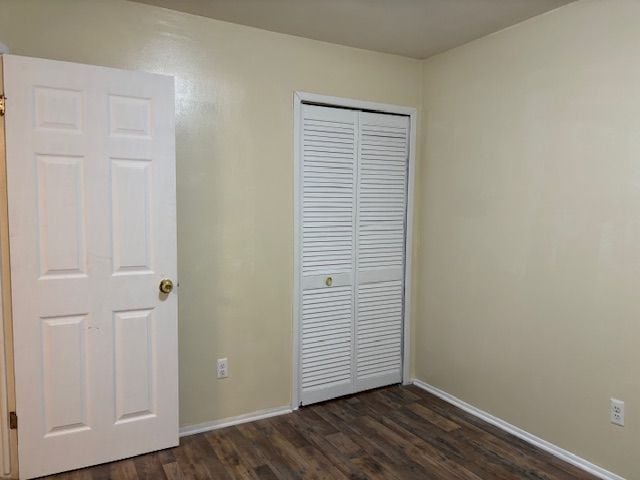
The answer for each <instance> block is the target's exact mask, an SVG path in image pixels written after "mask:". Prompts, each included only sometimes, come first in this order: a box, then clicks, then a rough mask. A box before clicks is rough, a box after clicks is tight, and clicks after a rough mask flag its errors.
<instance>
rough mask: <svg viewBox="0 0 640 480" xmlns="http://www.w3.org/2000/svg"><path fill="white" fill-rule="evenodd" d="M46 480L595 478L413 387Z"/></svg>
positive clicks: (376, 393)
mask: <svg viewBox="0 0 640 480" xmlns="http://www.w3.org/2000/svg"><path fill="white" fill-rule="evenodd" d="M47 478H49V479H57V480H72V479H73V480H103V479H104V480H106V479H114V480H116V479H117V480H121V479H122V480H136V479H140V480H142V479H165V478H166V479H169V480H171V479H215V480H218V479H220V480H225V479H236V478H238V479H332V480H333V479H338V480H339V479H380V478H384V479H397V480H411V479H446V480H458V479H460V480H479V479H483V480H485V479H500V480H514V479H527V480H543V479H560V480H571V479H595V477H593V476H591V475H588V474H587V473H585V472H583V471H581V470H578V469H577V468H575V467H573V466H571V465H569V464H566V463H564V462H562V461H561V460H559V459H557V458H555V457H553V456H552V455H549V454H547V453H545V452H543V451H541V450H538V449H536V448H533V447H532V446H531V445H529V444H527V443H525V442H523V441H521V440H519V439H517V438H515V437H512V436H510V435H509V434H507V433H505V432H503V431H502V430H499V429H497V428H495V427H493V426H491V425H489V424H487V423H484V422H482V421H480V420H478V419H477V418H475V417H473V416H471V415H469V414H467V413H465V412H464V411H462V410H459V409H457V408H455V407H453V406H451V405H449V404H447V403H445V402H443V401H442V400H440V399H438V398H436V397H434V396H433V395H430V394H429V393H426V392H424V391H422V390H420V389H418V388H417V387H413V386H409V387H399V386H394V387H388V388H384V389H380V390H374V391H370V392H365V393H361V394H358V395H354V396H352V397H347V398H342V399H339V400H335V401H331V402H326V403H322V404H318V405H313V406H310V407H305V408H301V409H300V410H298V411H297V412H294V413H292V414H290V415H282V416H279V417H274V418H270V419H266V420H259V421H256V422H252V423H246V424H243V425H238V426H235V427H228V428H224V429H221V430H215V431H212V432H208V433H203V434H199V435H193V436H189V437H184V438H182V439H181V442H180V446H179V447H177V448H174V449H171V450H164V451H161V452H156V453H151V454H148V455H142V456H139V457H135V458H132V459H129V460H124V461H120V462H115V463H111V464H106V465H100V466H97V467H93V468H88V469H84V470H77V471H75V472H70V473H66V474H60V475H56V476H53V477H47Z"/></svg>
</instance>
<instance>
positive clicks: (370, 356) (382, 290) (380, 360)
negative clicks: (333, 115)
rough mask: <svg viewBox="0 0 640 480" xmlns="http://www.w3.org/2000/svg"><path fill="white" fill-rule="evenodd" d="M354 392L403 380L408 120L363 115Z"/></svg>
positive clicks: (373, 114) (360, 130)
mask: <svg viewBox="0 0 640 480" xmlns="http://www.w3.org/2000/svg"><path fill="white" fill-rule="evenodd" d="M358 143H359V159H358V191H357V205H358V207H357V226H356V230H357V242H356V251H357V255H356V257H357V265H356V300H355V306H356V312H355V319H356V322H355V323H356V325H355V341H354V344H355V365H356V366H355V376H354V388H355V391H361V390H366V389H369V388H376V387H381V386H383V385H390V384H393V383H399V382H401V381H402V339H403V323H404V322H403V317H404V309H403V305H404V272H405V232H406V228H405V223H406V212H407V171H408V168H407V167H408V164H407V162H408V156H409V151H408V146H409V118H408V117H406V116H399V115H384V114H378V113H368V112H360V116H359V140H358Z"/></svg>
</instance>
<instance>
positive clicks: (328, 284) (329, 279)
mask: <svg viewBox="0 0 640 480" xmlns="http://www.w3.org/2000/svg"><path fill="white" fill-rule="evenodd" d="M324 284H325V285H326V286H327V287H330V286H331V285H333V278H331V277H327V279H326V280H325V281H324Z"/></svg>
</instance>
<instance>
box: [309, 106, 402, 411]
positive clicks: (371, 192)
mask: <svg viewBox="0 0 640 480" xmlns="http://www.w3.org/2000/svg"><path fill="white" fill-rule="evenodd" d="M301 135H302V137H301V147H302V156H301V157H302V205H301V215H302V219H301V225H302V232H301V234H302V261H301V266H302V278H301V285H302V298H301V299H300V319H301V326H300V359H299V362H300V385H301V386H300V394H301V395H300V401H301V403H302V404H310V403H314V402H319V401H323V400H328V399H330V398H334V397H337V396H340V395H346V394H349V393H354V392H357V391H361V390H366V389H369V388H375V387H380V386H383V385H389V384H392V383H398V382H400V381H402V343H403V342H402V339H403V323H404V322H403V303H404V271H405V266H404V262H405V251H404V250H405V220H406V211H407V209H406V198H407V187H406V185H407V161H408V143H409V118H408V117H403V116H396V115H384V114H376V113H368V112H361V111H357V110H348V109H340V108H330V107H320V106H313V105H303V106H302V125H301Z"/></svg>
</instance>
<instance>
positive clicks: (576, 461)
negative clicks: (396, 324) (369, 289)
mask: <svg viewBox="0 0 640 480" xmlns="http://www.w3.org/2000/svg"><path fill="white" fill-rule="evenodd" d="M413 384H414V385H415V386H416V387H419V388H421V389H423V390H426V391H427V392H429V393H432V394H434V395H435V396H436V397H439V398H441V399H442V400H444V401H445V402H447V403H450V404H451V405H454V406H456V407H458V408H460V409H461V410H464V411H465V412H467V413H470V414H471V415H473V416H475V417H478V418H479V419H481V420H484V421H485V422H487V423H490V424H491V425H494V426H496V427H498V428H500V429H501V430H504V431H505V432H508V433H510V434H511V435H513V436H515V437H518V438H520V439H522V440H524V441H525V442H528V443H530V444H531V445H534V446H536V447H538V448H540V449H542V450H544V451H546V452H549V453H550V454H552V455H554V456H556V457H558V458H560V459H562V460H564V461H565V462H567V463H570V464H571V465H574V466H576V467H578V468H580V469H581V470H584V471H585V472H589V473H590V474H592V475H595V476H596V477H598V478H602V479H603V480H625V479H624V478H623V477H621V476H619V475H616V474H615V473H613V472H610V471H608V470H605V469H604V468H602V467H599V466H597V465H594V464H593V463H591V462H588V461H587V460H585V459H584V458H581V457H579V456H577V455H575V454H574V453H571V452H569V451H567V450H565V449H563V448H560V447H558V446H557V445H554V444H553V443H550V442H547V441H546V440H543V439H542V438H539V437H536V436H535V435H533V434H531V433H529V432H527V431H525V430H522V429H521V428H518V427H516V426H515V425H511V424H510V423H508V422H505V421H504V420H502V419H500V418H498V417H494V416H493V415H491V414H490V413H487V412H485V411H484V410H480V409H479V408H476V407H474V406H473V405H469V404H468V403H466V402H464V401H463V400H460V399H459V398H457V397H454V396H453V395H451V394H449V393H447V392H445V391H442V390H440V389H439V388H437V387H434V386H433V385H429V384H428V383H425V382H423V381H421V380H418V379H414V380H413Z"/></svg>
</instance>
